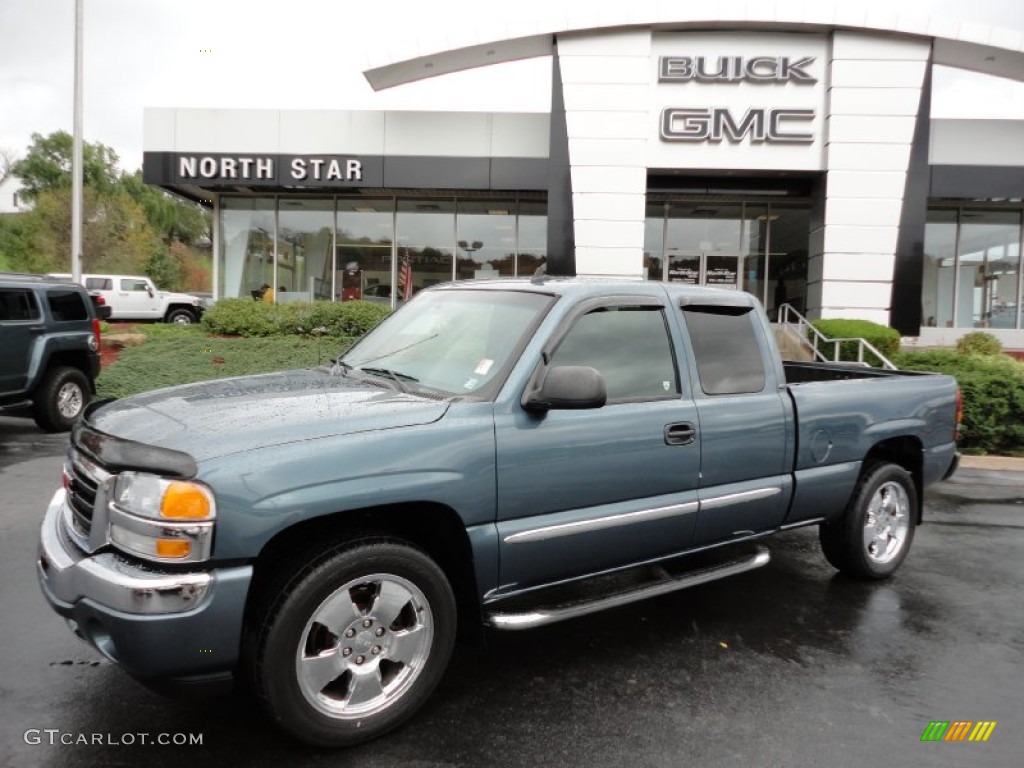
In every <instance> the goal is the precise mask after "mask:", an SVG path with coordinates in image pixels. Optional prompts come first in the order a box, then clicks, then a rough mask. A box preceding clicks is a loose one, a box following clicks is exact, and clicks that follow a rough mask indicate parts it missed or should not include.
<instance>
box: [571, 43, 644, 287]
mask: <svg viewBox="0 0 1024 768" xmlns="http://www.w3.org/2000/svg"><path fill="white" fill-rule="evenodd" d="M650 51H651V34H650V32H649V31H647V30H644V31H635V32H614V33H603V34H601V33H589V34H574V35H560V36H559V38H558V60H559V65H560V67H561V71H562V84H563V86H562V93H563V95H564V98H565V117H566V127H567V130H568V137H569V164H570V166H571V171H570V172H571V176H572V193H573V194H572V204H573V216H574V232H575V237H576V272H577V274H579V275H592V276H614V277H622V278H632V279H637V280H641V279H643V277H644V254H643V251H644V201H645V199H646V193H647V158H646V147H647V141H646V136H647V127H648V126H647V122H648V118H647V114H648V100H649V90H650V81H651V72H650Z"/></svg>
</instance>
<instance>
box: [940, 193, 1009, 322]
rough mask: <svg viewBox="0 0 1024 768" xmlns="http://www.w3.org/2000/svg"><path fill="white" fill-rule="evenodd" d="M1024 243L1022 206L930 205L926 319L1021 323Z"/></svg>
mask: <svg viewBox="0 0 1024 768" xmlns="http://www.w3.org/2000/svg"><path fill="white" fill-rule="evenodd" d="M1020 242H1021V212H1020V211H993V210H977V209H968V208H964V209H960V210H959V211H958V210H956V209H932V210H929V211H928V221H927V225H926V227H925V243H924V249H925V260H924V270H923V275H922V278H923V279H922V283H923V285H922V294H921V307H922V324H923V325H925V326H936V327H941V328H953V327H955V328H1020V327H1021V318H1020V303H1021V301H1020V297H1021V268H1020Z"/></svg>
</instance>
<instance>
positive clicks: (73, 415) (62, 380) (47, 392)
mask: <svg viewBox="0 0 1024 768" xmlns="http://www.w3.org/2000/svg"><path fill="white" fill-rule="evenodd" d="M91 396H92V388H91V387H90V386H89V379H88V377H87V376H86V375H85V374H84V373H82V372H81V371H80V370H78V369H77V368H71V367H68V366H58V367H56V368H51V369H50V370H48V371H47V372H46V373H45V374H44V378H43V381H42V383H41V384H40V385H39V387H37V389H36V392H35V395H34V396H33V398H32V415H33V416H34V418H35V421H36V424H37V425H38V426H39V428H40V429H42V430H45V431H46V432H67V431H68V430H69V429H71V427H72V426H73V425H74V423H75V421H76V420H77V419H78V417H79V416H80V415H81V414H82V411H83V410H85V406H87V405H88V404H89V400H90V398H91Z"/></svg>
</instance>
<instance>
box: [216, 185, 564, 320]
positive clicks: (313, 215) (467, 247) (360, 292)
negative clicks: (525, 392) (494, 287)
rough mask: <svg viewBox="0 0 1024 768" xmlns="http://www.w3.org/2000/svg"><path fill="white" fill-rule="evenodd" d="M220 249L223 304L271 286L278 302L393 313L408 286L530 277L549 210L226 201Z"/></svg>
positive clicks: (503, 204)
mask: <svg viewBox="0 0 1024 768" xmlns="http://www.w3.org/2000/svg"><path fill="white" fill-rule="evenodd" d="M275 208H276V211H275ZM275 213H276V219H275ZM335 226H336V230H335ZM220 244H221V248H220V256H219V258H220V260H221V261H220V277H219V281H218V295H219V296H223V297H237V296H248V295H250V294H257V295H258V294H259V293H260V290H261V287H262V286H263V285H267V286H273V287H274V291H275V294H276V297H277V299H276V300H277V301H279V302H280V301H308V300H315V299H323V300H326V299H332V298H333V299H334V300H335V301H349V300H353V299H363V300H367V301H375V302H380V303H385V304H388V305H390V304H391V303H392V301H395V302H396V303H401V302H402V301H404V299H405V297H406V295H407V291H406V284H407V283H408V286H409V288H408V295H413V294H415V293H417V292H418V291H420V290H421V289H423V288H426V287H428V286H431V285H436V284H437V283H442V282H448V281H450V280H453V279H458V280H466V279H479V278H488V277H512V276H515V275H526V276H529V275H532V274H533V273H534V272H536V270H537V268H538V267H540V266H541V265H542V264H544V262H545V261H546V259H547V204H546V203H545V202H544V201H542V200H528V201H516V200H514V199H511V198H493V199H479V198H477V199H472V200H458V202H456V198H455V197H452V198H448V199H423V200H419V199H411V200H398V201H397V202H396V201H395V198H392V197H386V198H370V197H365V198H364V197H338V198H337V199H334V198H328V197H323V198H302V197H289V196H279V197H278V198H277V200H276V201H275V199H274V198H273V197H265V198H249V197H244V198H243V197H227V196H225V197H223V198H222V199H221V205H220ZM332 247H333V257H332ZM275 256H276V261H277V271H276V274H275V270H274V262H275Z"/></svg>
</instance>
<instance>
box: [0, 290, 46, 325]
mask: <svg viewBox="0 0 1024 768" xmlns="http://www.w3.org/2000/svg"><path fill="white" fill-rule="evenodd" d="M38 319H39V307H38V305H37V304H36V298H35V296H34V295H33V294H32V291H28V290H24V289H21V288H0V321H4V322H6V321H10V322H19V321H25V320H38Z"/></svg>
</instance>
